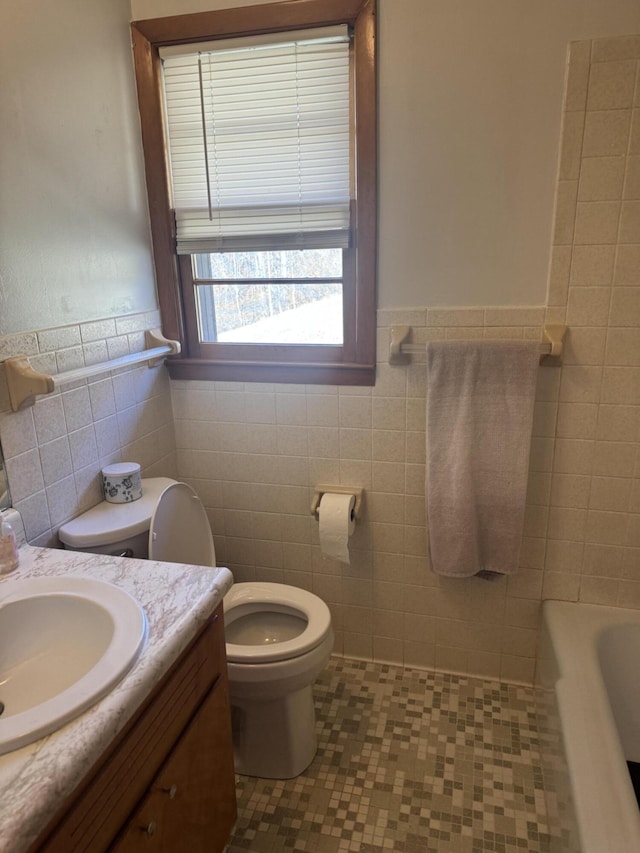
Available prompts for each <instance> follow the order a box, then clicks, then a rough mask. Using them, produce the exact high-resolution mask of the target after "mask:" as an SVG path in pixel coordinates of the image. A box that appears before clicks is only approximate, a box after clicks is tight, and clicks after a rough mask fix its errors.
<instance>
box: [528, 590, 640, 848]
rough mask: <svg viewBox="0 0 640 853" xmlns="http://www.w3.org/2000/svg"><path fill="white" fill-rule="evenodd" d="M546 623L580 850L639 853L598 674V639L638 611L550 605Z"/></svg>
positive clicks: (637, 828)
mask: <svg viewBox="0 0 640 853" xmlns="http://www.w3.org/2000/svg"><path fill="white" fill-rule="evenodd" d="M543 612H544V619H545V622H546V625H547V628H548V631H549V635H550V637H551V642H552V646H553V649H554V653H555V655H556V657H557V663H558V668H559V678H558V680H557V682H556V684H555V691H556V697H557V701H558V709H559V712H560V717H561V720H562V723H563V725H562V736H563V742H564V747H565V753H566V758H567V764H568V766H569V777H570V782H571V789H572V796H573V801H574V808H575V812H576V818H577V822H578V827H579V832H580V841H581V850H582V851H583V853H637V851H638V850H640V811H639V810H638V804H637V802H636V799H635V796H634V793H633V787H632V785H631V781H630V780H629V778H628V777H627V776H625V775H624V774H623V773H621V772H620V768H621V767H624V762H625V758H624V753H623V750H622V746H621V744H620V739H619V737H618V733H617V729H616V723H615V720H614V717H613V712H612V710H611V705H610V703H609V698H608V695H607V691H606V687H605V684H604V681H603V678H602V673H601V670H600V665H599V660H598V652H597V648H596V640H597V637H598V634H599V632H600V631H601V630H602V628H604V627H606V626H609V625H611V624H624V623H627V622H639V623H640V612H638V611H633V610H628V609H625V608H617V607H603V606H601V605H591V604H576V603H574V602H563V601H545V602H544V603H543Z"/></svg>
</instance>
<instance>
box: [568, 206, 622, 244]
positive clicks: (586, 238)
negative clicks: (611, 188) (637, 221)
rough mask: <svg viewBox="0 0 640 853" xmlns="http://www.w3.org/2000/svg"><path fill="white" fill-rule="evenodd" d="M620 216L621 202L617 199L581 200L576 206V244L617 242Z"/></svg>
mask: <svg viewBox="0 0 640 853" xmlns="http://www.w3.org/2000/svg"><path fill="white" fill-rule="evenodd" d="M619 218H620V203H619V202H617V201H590V202H585V201H579V202H578V204H577V208H576V220H575V233H574V242H575V243H576V245H591V244H594V243H615V242H616V239H617V236H618V220H619ZM636 239H637V238H636ZM625 242H632V241H631V240H626V241H625Z"/></svg>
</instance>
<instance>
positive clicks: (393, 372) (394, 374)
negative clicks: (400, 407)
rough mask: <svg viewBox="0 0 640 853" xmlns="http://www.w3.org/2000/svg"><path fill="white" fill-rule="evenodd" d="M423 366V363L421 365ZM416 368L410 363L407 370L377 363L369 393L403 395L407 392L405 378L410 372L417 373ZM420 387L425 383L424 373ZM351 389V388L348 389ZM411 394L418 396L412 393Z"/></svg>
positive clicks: (386, 395) (406, 378)
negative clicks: (373, 384) (374, 381)
mask: <svg viewBox="0 0 640 853" xmlns="http://www.w3.org/2000/svg"><path fill="white" fill-rule="evenodd" d="M422 367H424V365H422ZM417 373H418V371H416V368H415V367H414V366H413V365H412V367H411V369H410V370H408V369H407V368H406V367H396V366H391V365H389V364H379V365H378V366H377V368H376V384H375V386H374V388H373V389H371V393H372V394H373V396H374V397H405V396H406V394H407V380H408V377H410V376H411V375H412V374H417ZM420 387H421V388H422V389H423V394H424V389H425V387H426V383H425V381H424V374H423V377H422V381H421V382H420ZM350 390H352V389H350ZM412 396H419V395H418V394H414V395H412Z"/></svg>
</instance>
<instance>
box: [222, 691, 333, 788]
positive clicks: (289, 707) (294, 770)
mask: <svg viewBox="0 0 640 853" xmlns="http://www.w3.org/2000/svg"><path fill="white" fill-rule="evenodd" d="M232 692H233V691H232ZM315 723H316V715H315V709H314V707H313V694H312V691H311V685H308V686H307V687H303V688H302V689H300V690H296V691H294V692H293V693H288V694H287V695H286V696H283V697H280V698H278V699H268V700H261V699H247V698H240V697H234V696H233V695H232V697H231V724H232V729H233V756H234V762H235V769H236V773H240V774H241V775H243V776H258V777H260V778H262V779H293V778H294V777H295V776H299V775H300V773H302V772H303V770H306V768H307V767H308V766H309V765H310V764H311V762H312V761H313V757H314V756H315V754H316V749H317V747H318V741H317V738H316V732H315Z"/></svg>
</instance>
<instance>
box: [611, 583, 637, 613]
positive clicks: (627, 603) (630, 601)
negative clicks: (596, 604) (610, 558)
mask: <svg viewBox="0 0 640 853" xmlns="http://www.w3.org/2000/svg"><path fill="white" fill-rule="evenodd" d="M616 603H617V605H618V607H632V608H634V609H636V610H637V609H638V608H640V583H638V582H634V581H620V585H619V587H618V601H617V602H616Z"/></svg>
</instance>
